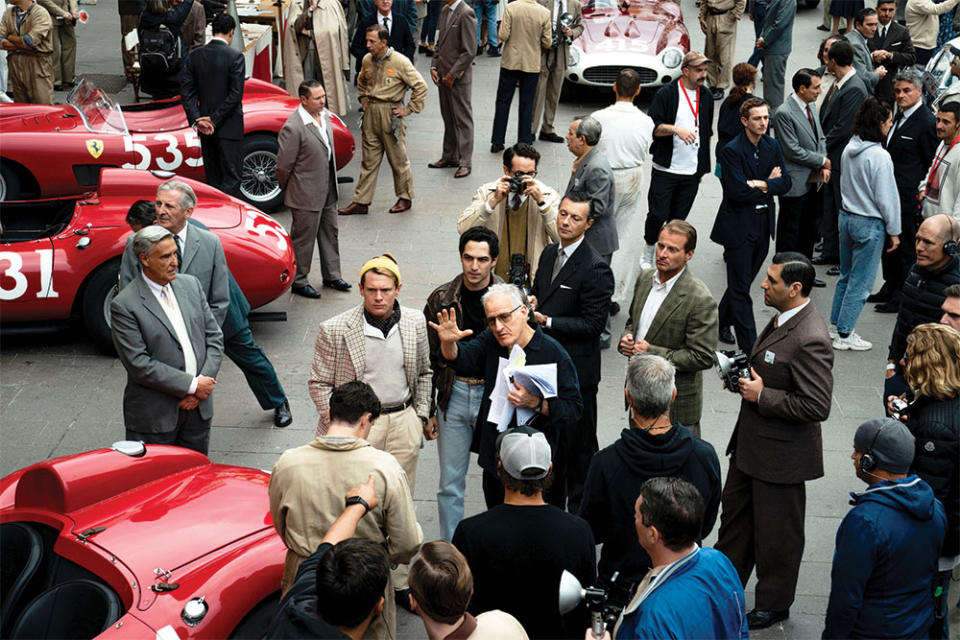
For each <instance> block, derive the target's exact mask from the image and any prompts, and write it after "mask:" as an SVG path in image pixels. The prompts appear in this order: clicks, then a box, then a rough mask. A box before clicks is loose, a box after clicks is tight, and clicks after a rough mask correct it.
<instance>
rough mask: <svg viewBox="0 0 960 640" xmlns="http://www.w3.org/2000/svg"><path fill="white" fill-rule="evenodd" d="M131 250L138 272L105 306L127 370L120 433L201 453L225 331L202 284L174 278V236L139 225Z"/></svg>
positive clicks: (207, 439) (206, 438)
mask: <svg viewBox="0 0 960 640" xmlns="http://www.w3.org/2000/svg"><path fill="white" fill-rule="evenodd" d="M129 249H130V251H131V252H133V254H134V255H136V257H137V261H138V262H139V263H140V267H141V272H140V274H139V275H137V276H135V277H134V278H133V280H132V281H131V282H130V283H129V284H128V285H127V286H125V287H124V288H123V290H121V291H120V293H119V294H118V295H117V297H116V298H114V299H113V301H112V302H111V303H110V314H111V319H112V322H111V325H112V326H111V329H112V331H113V343H114V346H116V349H117V355H118V357H119V358H120V362H121V363H122V364H123V367H124V369H126V370H127V386H126V388H125V389H124V392H123V422H124V426H125V428H126V436H125V437H126V439H127V440H141V441H143V442H145V443H147V444H170V445H178V446H182V447H186V448H188V449H193V450H194V451H199V452H200V453H203V454H206V453H207V451H208V449H209V445H210V423H211V420H212V419H213V400H212V398H211V394H212V393H213V389H214V386H215V385H216V384H217V381H216V379H215V376H216V375H217V372H218V371H219V370H220V361H221V360H222V359H223V334H222V333H221V331H220V327H219V326H218V325H217V321H216V319H215V318H214V316H213V312H212V311H211V309H210V306H209V305H208V304H207V300H206V297H205V296H204V293H203V287H202V286H201V285H200V282H199V281H198V280H197V279H196V278H194V277H193V276H189V275H186V274H181V275H179V276H178V275H177V244H176V241H175V240H174V239H173V234H172V233H170V232H169V231H168V230H167V229H165V228H164V227H161V226H158V225H150V226H147V227H144V228H143V229H141V230H140V231H138V232H137V233H136V234H134V236H133V239H132V241H131V242H130V246H129Z"/></svg>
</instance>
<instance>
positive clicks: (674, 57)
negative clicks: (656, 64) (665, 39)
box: [660, 49, 683, 69]
mask: <svg viewBox="0 0 960 640" xmlns="http://www.w3.org/2000/svg"><path fill="white" fill-rule="evenodd" d="M660 61H661V62H663V66H665V67H666V68H667V69H676V68H677V67H679V66H680V63H681V62H683V53H681V52H680V50H679V49H667V50H666V51H664V52H663V53H662V54H660Z"/></svg>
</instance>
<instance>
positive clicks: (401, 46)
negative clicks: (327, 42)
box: [350, 0, 417, 74]
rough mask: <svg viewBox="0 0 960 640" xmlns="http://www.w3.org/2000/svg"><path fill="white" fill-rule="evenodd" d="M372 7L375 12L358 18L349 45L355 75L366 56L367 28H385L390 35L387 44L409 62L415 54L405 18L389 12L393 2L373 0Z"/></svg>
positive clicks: (390, 0)
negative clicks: (377, 25) (375, 26)
mask: <svg viewBox="0 0 960 640" xmlns="http://www.w3.org/2000/svg"><path fill="white" fill-rule="evenodd" d="M374 6H375V7H376V11H374V12H373V13H370V14H364V15H362V16H360V22H359V27H358V28H357V31H356V33H354V34H353V42H352V43H350V53H352V54H353V57H354V58H356V60H357V63H356V69H355V70H354V73H355V74H357V73H360V67H361V66H362V65H363V56H365V55H367V41H366V36H367V27H369V26H372V25H374V24H381V25H383V26H384V27H386V29H387V32H389V33H390V39H389V40H387V42H388V44H389V46H391V47H393V49H394V50H396V51H399V52H400V53H402V54H403V55H405V56H407V57H408V58H410V60H411V61H413V58H414V55H415V54H416V52H417V43H416V42H414V40H413V34H411V33H410V27H409V26H408V25H407V21H406V17H405V16H403V15H401V14H399V13H397V12H396V11H392V10H391V7H393V0H375V1H374Z"/></svg>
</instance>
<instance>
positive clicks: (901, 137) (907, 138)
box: [900, 136, 913, 140]
mask: <svg viewBox="0 0 960 640" xmlns="http://www.w3.org/2000/svg"><path fill="white" fill-rule="evenodd" d="M900 139H901V140H913V138H911V137H910V136H900Z"/></svg>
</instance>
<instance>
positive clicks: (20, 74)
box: [7, 53, 53, 105]
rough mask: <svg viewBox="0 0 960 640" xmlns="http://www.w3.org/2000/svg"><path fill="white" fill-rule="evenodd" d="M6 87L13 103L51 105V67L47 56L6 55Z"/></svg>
mask: <svg viewBox="0 0 960 640" xmlns="http://www.w3.org/2000/svg"><path fill="white" fill-rule="evenodd" d="M7 85H8V86H9V89H10V97H11V98H13V101H14V102H30V103H33V104H49V105H52V104H53V65H52V64H51V62H50V56H48V55H33V54H27V53H16V54H12V55H11V54H9V53H8V54H7Z"/></svg>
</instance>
